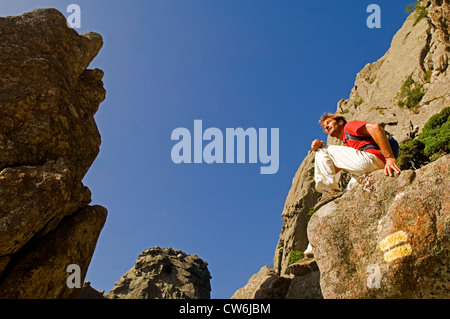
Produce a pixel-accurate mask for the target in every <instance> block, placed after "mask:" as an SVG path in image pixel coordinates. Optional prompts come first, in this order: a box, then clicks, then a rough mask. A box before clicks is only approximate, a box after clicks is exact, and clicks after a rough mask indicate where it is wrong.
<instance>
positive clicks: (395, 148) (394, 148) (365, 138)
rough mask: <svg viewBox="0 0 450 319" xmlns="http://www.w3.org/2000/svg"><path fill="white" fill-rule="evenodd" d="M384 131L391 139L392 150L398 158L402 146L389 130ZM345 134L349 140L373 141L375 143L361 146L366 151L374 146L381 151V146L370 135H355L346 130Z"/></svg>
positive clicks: (389, 139)
mask: <svg viewBox="0 0 450 319" xmlns="http://www.w3.org/2000/svg"><path fill="white" fill-rule="evenodd" d="M384 132H385V133H386V137H387V139H388V141H389V144H390V145H391V149H392V152H393V153H394V157H395V158H397V157H398V151H399V149H400V146H399V144H398V142H397V140H396V139H395V138H393V137H392V135H391V134H390V133H389V132H386V131H384ZM345 136H346V138H347V139H349V140H355V141H372V142H373V143H370V144H367V145H364V146H363V147H360V148H359V150H360V151H364V150H367V149H370V148H374V149H377V150H380V151H381V149H380V147H379V146H378V145H377V144H376V143H375V141H374V140H373V138H372V137H370V136H355V135H351V134H348V133H347V132H345Z"/></svg>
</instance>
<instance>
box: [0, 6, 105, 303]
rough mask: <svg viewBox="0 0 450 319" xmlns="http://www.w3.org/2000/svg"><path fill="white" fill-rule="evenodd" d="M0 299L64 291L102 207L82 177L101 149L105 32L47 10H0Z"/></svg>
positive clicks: (96, 230) (87, 251)
mask: <svg viewBox="0 0 450 319" xmlns="http://www.w3.org/2000/svg"><path fill="white" fill-rule="evenodd" d="M0 35H1V39H2V41H1V43H0V73H1V74H2V77H1V79H0V154H1V156H0V170H1V171H0V236H1V238H2V240H1V243H0V298H70V297H76V295H77V294H78V293H79V289H69V288H68V287H67V284H66V280H67V277H68V275H69V274H68V272H67V271H66V269H67V266H68V265H70V264H76V265H78V266H79V267H80V269H81V274H80V275H81V278H80V279H81V282H82V280H83V279H84V276H85V274H86V272H87V268H88V265H89V263H90V260H91V257H92V254H93V252H94V249H95V245H96V242H97V239H98V236H99V234H100V231H101V229H102V227H103V225H104V222H105V220H106V215H107V212H106V209H105V208H103V207H100V206H88V204H89V203H90V201H91V192H90V191H89V189H88V188H87V187H85V186H84V185H83V184H82V182H81V181H82V179H83V177H84V175H85V174H86V172H87V171H88V169H89V167H90V165H91V164H92V162H93V161H94V159H95V157H96V156H97V154H98V152H99V147H100V134H99V132H98V129H97V126H96V123H95V121H94V118H93V116H94V114H95V113H96V111H97V109H98V106H99V104H100V103H101V102H102V101H103V100H104V98H105V94H106V93H105V90H104V89H103V83H102V81H101V79H102V77H103V72H102V71H101V70H98V69H94V70H90V69H87V67H88V65H89V63H90V62H91V61H92V59H93V58H94V57H95V56H96V55H97V53H98V52H99V50H100V48H101V46H102V43H103V41H102V38H101V36H100V35H98V34H95V33H88V34H85V35H81V36H80V35H78V33H77V32H76V31H74V30H73V29H71V28H69V27H68V26H67V22H66V19H65V17H64V16H63V15H62V14H61V13H60V12H58V11H57V10H54V9H45V10H35V11H33V12H30V13H26V14H23V15H21V16H18V17H6V18H0Z"/></svg>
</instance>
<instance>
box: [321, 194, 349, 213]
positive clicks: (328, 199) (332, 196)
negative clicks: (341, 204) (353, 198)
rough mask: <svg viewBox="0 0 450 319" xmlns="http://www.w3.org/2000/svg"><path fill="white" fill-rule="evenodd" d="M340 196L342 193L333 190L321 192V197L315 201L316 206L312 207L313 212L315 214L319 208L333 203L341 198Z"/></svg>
mask: <svg viewBox="0 0 450 319" xmlns="http://www.w3.org/2000/svg"><path fill="white" fill-rule="evenodd" d="M342 195H344V192H343V191H339V190H334V189H332V190H329V191H325V192H323V193H322V196H321V197H320V198H319V200H318V201H317V204H316V205H315V206H314V211H315V212H317V210H318V209H319V208H320V207H322V206H324V205H326V204H328V203H329V202H332V201H334V200H335V199H337V198H339V197H341V196H342Z"/></svg>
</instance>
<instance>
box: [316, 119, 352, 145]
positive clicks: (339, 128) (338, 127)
mask: <svg viewBox="0 0 450 319" xmlns="http://www.w3.org/2000/svg"><path fill="white" fill-rule="evenodd" d="M319 124H320V126H322V128H323V130H324V131H325V133H327V134H328V135H330V136H332V137H336V138H339V139H340V138H342V134H343V131H344V126H345V124H347V120H346V119H345V117H343V116H342V115H338V114H332V113H325V114H324V115H322V117H321V118H320V120H319Z"/></svg>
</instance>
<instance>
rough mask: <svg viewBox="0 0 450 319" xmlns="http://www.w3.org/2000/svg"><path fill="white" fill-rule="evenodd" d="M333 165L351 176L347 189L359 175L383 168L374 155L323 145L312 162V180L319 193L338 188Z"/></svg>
mask: <svg viewBox="0 0 450 319" xmlns="http://www.w3.org/2000/svg"><path fill="white" fill-rule="evenodd" d="M335 167H339V168H341V169H343V170H345V171H347V172H348V173H350V175H351V176H352V178H351V180H350V182H349V184H348V186H347V190H350V189H351V188H352V187H354V186H355V185H356V179H357V178H358V177H359V176H361V175H363V174H366V173H370V172H373V171H375V170H377V169H382V168H384V163H383V161H382V160H380V159H379V158H378V157H377V156H376V155H374V154H371V153H367V152H362V151H359V150H357V149H354V148H352V147H347V146H338V145H325V146H324V147H321V148H319V149H318V150H317V151H316V157H315V163H314V180H315V182H316V190H317V191H318V192H319V193H323V192H324V191H327V190H330V189H336V190H339V177H338V176H336V169H335Z"/></svg>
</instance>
